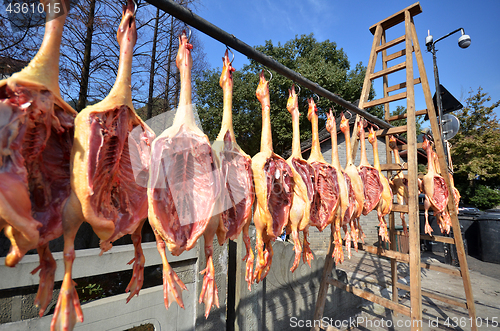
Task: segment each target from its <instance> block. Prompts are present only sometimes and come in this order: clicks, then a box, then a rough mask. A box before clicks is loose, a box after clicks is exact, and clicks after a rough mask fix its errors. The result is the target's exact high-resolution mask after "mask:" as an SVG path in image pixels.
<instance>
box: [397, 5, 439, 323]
mask: <svg viewBox="0 0 500 331" xmlns="http://www.w3.org/2000/svg"><path fill="white" fill-rule="evenodd" d="M404 16H405V33H406V44H405V46H406V54H408V56H406V93H407V99H406V112H407V113H408V117H407V125H408V133H407V137H408V145H407V146H408V158H407V159H408V160H407V162H408V188H409V197H408V208H409V210H408V221H409V225H410V229H409V237H410V238H409V250H410V254H409V255H410V261H409V262H410V264H409V267H410V309H411V316H410V319H411V321H412V323H411V324H412V326H411V331H416V330H421V329H422V325H421V324H419V322H420V321H422V296H421V293H420V290H421V273H420V268H421V265H420V219H419V215H418V183H417V174H418V169H417V164H418V160H417V129H416V117H415V90H414V84H413V81H414V78H413V56H412V53H411V50H412V40H414V39H415V38H413V36H412V33H411V29H410V26H411V14H410V12H409V11H408V10H407V11H405V13H404ZM434 132H436V131H434Z"/></svg>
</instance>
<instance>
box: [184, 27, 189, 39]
mask: <svg viewBox="0 0 500 331" xmlns="http://www.w3.org/2000/svg"><path fill="white" fill-rule="evenodd" d="M186 28H187V29H188V32H189V33H188V35H187V42H189V40H190V39H191V28H190V27H189V26H188V25H186ZM184 31H185V30H184Z"/></svg>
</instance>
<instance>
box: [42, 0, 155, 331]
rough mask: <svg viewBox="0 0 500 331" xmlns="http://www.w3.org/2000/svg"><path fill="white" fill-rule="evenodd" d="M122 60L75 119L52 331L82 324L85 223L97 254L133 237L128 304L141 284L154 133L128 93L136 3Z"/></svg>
mask: <svg viewBox="0 0 500 331" xmlns="http://www.w3.org/2000/svg"><path fill="white" fill-rule="evenodd" d="M117 39H118V43H119V45H120V60H119V66H118V74H117V77H116V81H115V84H114V86H113V88H112V89H111V91H110V92H109V94H108V96H107V97H106V98H104V100H102V101H101V102H99V103H97V104H95V105H92V106H89V107H87V108H85V109H84V110H82V111H81V112H80V113H79V114H78V116H77V117H76V120H75V143H74V145H73V150H72V154H71V162H72V173H71V189H72V190H73V192H72V194H71V196H70V198H69V201H68V203H67V205H66V207H65V210H64V219H63V222H64V223H63V225H64V265H65V274H64V279H63V283H62V286H61V291H60V293H59V298H58V301H57V305H56V308H55V312H54V317H53V319H52V324H51V329H52V330H71V329H73V327H74V325H75V324H76V322H77V320H78V321H80V322H83V314H82V310H81V308H80V303H79V299H78V294H77V292H76V290H75V287H74V282H73V280H72V267H73V261H74V259H75V250H74V240H75V236H76V233H77V231H78V229H79V227H80V225H81V224H82V223H83V222H84V221H86V222H88V223H89V224H90V225H91V226H92V228H93V230H94V232H95V233H96V234H97V236H98V237H99V238H100V239H101V243H100V246H101V254H102V253H103V252H105V251H107V250H109V249H110V248H111V246H112V242H113V241H115V240H117V239H119V238H121V237H123V236H124V235H126V234H131V236H132V241H133V244H134V248H135V255H134V258H133V259H132V260H131V261H130V263H133V264H134V265H133V275H132V279H131V280H130V283H129V284H128V286H127V289H126V292H130V294H129V296H128V298H127V302H128V301H129V300H130V299H131V298H132V297H133V296H134V295H138V294H139V290H140V289H141V287H142V283H143V280H144V277H143V273H144V255H143V252H142V248H141V229H142V225H143V224H144V221H145V220H146V217H147V209H148V204H147V192H146V185H147V175H148V171H149V160H150V145H151V143H152V141H153V139H154V133H153V132H152V131H151V129H149V127H148V126H147V125H146V124H145V123H144V122H143V121H142V120H141V119H140V117H139V116H137V114H136V113H135V111H134V107H133V105H132V94H131V71H132V53H133V48H134V45H135V42H136V40H137V30H136V21H135V17H134V4H133V2H132V1H131V0H130V1H129V2H128V5H127V6H125V7H124V9H123V14H122V20H121V23H120V26H119V27H118V33H117Z"/></svg>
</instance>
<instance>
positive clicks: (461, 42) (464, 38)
mask: <svg viewBox="0 0 500 331" xmlns="http://www.w3.org/2000/svg"><path fill="white" fill-rule="evenodd" d="M458 31H461V32H462V35H461V36H460V38H458V46H459V47H460V48H467V47H469V45H470V37H469V35H467V34H465V33H464V29H463V28H459V29H456V30H455V31H452V32H450V33H448V34H447V35H444V36H442V37H441V38H438V39H436V40H435V41H434V40H433V38H432V35H431V34H430V32H427V33H428V35H427V37H425V46H427V51H428V52H431V53H432V60H433V63H434V79H435V83H436V103H437V108H438V114H439V131H440V134H441V138H442V140H443V145H444V146H443V147H444V151H445V154H446V164H449V161H448V157H449V156H448V148H447V146H446V144H445V140H444V137H443V122H442V117H443V101H442V98H441V88H440V87H439V74H438V68H437V63H436V48H435V45H436V43H437V42H438V41H440V40H443V39H444V38H446V37H449V36H451V35H452V34H454V33H456V32H458Z"/></svg>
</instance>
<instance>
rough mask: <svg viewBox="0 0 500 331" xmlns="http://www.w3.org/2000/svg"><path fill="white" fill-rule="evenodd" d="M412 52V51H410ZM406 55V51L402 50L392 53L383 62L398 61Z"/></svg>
mask: <svg viewBox="0 0 500 331" xmlns="http://www.w3.org/2000/svg"><path fill="white" fill-rule="evenodd" d="M412 51H413V49H412ZM405 55H406V49H402V50H400V51H397V52H394V53H392V54H390V55H387V56H386V58H385V62H386V63H387V62H389V61H392V60H395V59H398V58H400V57H402V56H405Z"/></svg>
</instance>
